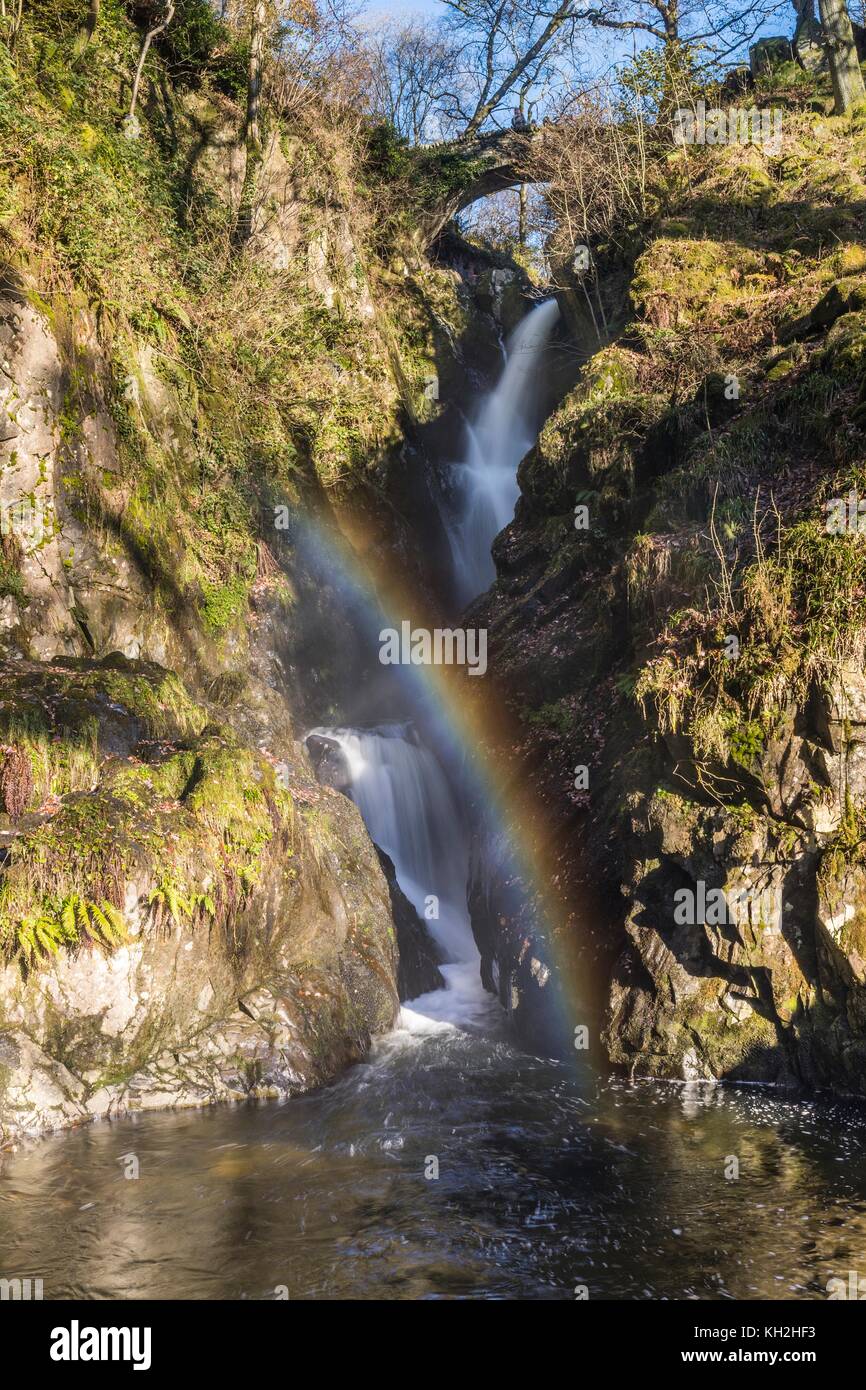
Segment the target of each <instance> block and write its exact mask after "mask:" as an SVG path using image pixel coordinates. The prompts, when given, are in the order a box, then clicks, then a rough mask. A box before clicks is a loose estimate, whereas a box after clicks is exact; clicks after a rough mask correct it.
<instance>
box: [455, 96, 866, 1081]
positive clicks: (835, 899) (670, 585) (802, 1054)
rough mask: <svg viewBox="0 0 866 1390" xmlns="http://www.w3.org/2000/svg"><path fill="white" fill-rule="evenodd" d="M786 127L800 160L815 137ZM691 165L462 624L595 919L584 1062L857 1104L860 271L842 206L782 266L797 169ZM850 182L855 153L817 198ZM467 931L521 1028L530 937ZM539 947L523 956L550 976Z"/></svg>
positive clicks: (581, 959)
mask: <svg viewBox="0 0 866 1390" xmlns="http://www.w3.org/2000/svg"><path fill="white" fill-rule="evenodd" d="M787 119H790V121H791V125H790V126H789V127H788V130H787V135H786V139H787V140H789V141H792V142H794V144H796V145H797V147H798V149H802V150H808V151H810V155H811V153H812V152H815V153H817V151H818V149H819V148H820V139H821V138H822V134H821V130H822V128H821V125H820V118H817V117H815V116H812V115H808V114H804V115H801V116H800V117H795V116H791V117H789V118H787ZM786 148H787V147H786ZM698 162H699V172H698V174H697V183H696V184H695V185H694V189H695V194H694V196H693V197H692V196H683V197H682V198H681V201H680V202H679V203H677V202H676V201H674V200H672V206H670V207H668V208H667V209H666V215H665V218H664V219H663V220H661V222H660V223H659V225H658V226H657V228H655V229H654V231H653V233H652V234H651V236H650V238H649V241H648V243H647V244H646V246H645V247H644V249H643V250H642V253H641V254H640V255H639V256H638V258H637V259H636V261H635V263H634V264H633V266H631V268H630V301H631V303H630V308H629V309H628V311H627V314H626V316H625V317H623V318H621V319H619V320H617V319H616V318H615V316H613V315H611V316H610V317H609V319H608V323H609V326H610V330H611V332H610V336H609V339H608V342H607V345H604V344H602V343H597V344H595V345H594V346H592V345H590V344H588V343H587V344H586V347H587V348H588V350H587V352H586V356H587V357H588V359H589V360H588V361H587V363H586V365H585V367H584V370H583V374H582V379H581V381H580V383H579V384H578V386H577V387H576V388H575V389H574V390H573V391H571V392H570V393H569V394H568V396H567V397H566V398H565V400H564V401H563V402H562V404H561V405H560V406H559V407H558V409H557V410H556V411H555V412H554V413H553V415H552V416H551V418H550V420H549V421H548V423H547V425H546V426H545V428H544V430H543V431H542V434H541V437H540V439H539V441H538V445H537V447H536V449H534V450H533V451H532V452H531V453H530V454H529V456H528V457H527V458H526V459H525V460H524V462H523V464H522V466H521V470H520V476H519V481H520V484H521V492H522V496H521V499H520V502H519V503H518V508H517V512H516V516H515V520H514V522H513V524H512V525H511V526H510V527H508V528H507V529H506V530H505V531H504V532H503V533H502V535H501V536H500V537H499V538H498V539H497V541H496V544H495V547H494V558H495V560H496V564H497V573H498V580H497V584H496V586H495V588H494V590H493V591H492V592H491V593H490V594H489V595H487V596H486V597H485V598H484V600H483V601H482V602H481V604H480V605H479V606H478V607H477V609H476V610H474V611H473V619H474V620H477V621H478V622H479V623H481V624H485V625H486V626H487V627H488V631H489V638H488V649H489V660H490V666H491V670H492V671H493V672H494V673H495V674H496V676H497V677H498V679H499V680H500V681H501V685H502V689H503V691H505V692H507V698H508V700H509V702H510V704H511V706H512V712H513V713H514V715H515V717H516V719H517V720H518V722H519V725H520V733H519V735H518V736H517V739H518V740H519V747H520V754H521V758H520V764H519V766H520V768H521V770H522V773H523V776H524V777H525V778H526V779H527V780H528V781H529V782H531V784H532V785H533V787H534V788H535V789H536V790H537V792H538V793H539V794H540V795H541V796H542V797H543V798H544V800H545V801H546V803H547V805H548V806H549V807H551V808H553V807H555V808H556V818H557V822H558V826H559V831H560V842H559V844H558V845H557V846H556V865H555V872H554V873H553V874H552V875H551V880H552V882H554V883H555V884H556V885H557V887H558V888H559V890H560V893H561V897H562V900H563V902H564V904H565V908H566V911H567V910H568V908H569V906H570V905H575V904H581V903H590V904H591V905H592V906H591V910H590V911H589V912H588V913H586V914H584V920H575V919H572V921H571V923H570V925H568V924H566V927H565V928H564V932H563V935H564V937H566V938H568V939H569V940H570V941H571V943H572V945H573V947H574V954H573V956H572V960H571V968H572V969H573V972H574V976H575V980H576V981H577V982H583V981H590V982H595V983H596V986H597V991H598V992H597V996H596V997H597V1000H598V1004H599V1008H598V1011H597V1013H595V1014H594V1015H593V1017H592V1031H593V1032H594V1033H595V1035H596V1036H597V1037H600V1038H601V1039H602V1041H603V1044H604V1049H605V1052H606V1054H607V1057H608V1058H609V1059H610V1060H611V1061H612V1062H613V1063H614V1064H615V1065H617V1066H619V1067H622V1068H623V1069H625V1070H626V1071H628V1072H629V1073H630V1074H633V1075H643V1076H663V1077H668V1078H678V1079H683V1078H685V1079H694V1078H718V1079H725V1080H739V1081H750V1082H766V1083H773V1084H780V1085H785V1086H791V1085H796V1086H800V1087H806V1088H809V1089H812V1090H814V1089H820V1088H828V1089H835V1090H837V1091H839V1092H843V1093H853V1094H857V1095H863V1094H866V1080H864V1077H866V1072H864V1068H863V1058H864V1048H866V1013H864V995H863V990H864V986H866V976H864V958H866V950H864V945H866V942H864V941H863V940H862V939H861V938H862V934H863V933H862V917H863V909H864V904H863V887H864V863H866V860H864V845H866V780H864V761H866V757H864V743H866V729H864V723H863V721H864V716H866V659H864V632H866V606H864V604H863V602H862V594H863V556H862V533H861V531H860V529H859V523H858V524H856V525H854V526H851V524H850V508H851V505H852V498H854V502H855V504H856V497H857V493H856V488H855V483H854V481H853V480H854V479H855V478H859V477H860V471H859V470H860V469H861V468H862V462H863V439H862V430H860V429H859V426H858V423H857V422H859V421H860V420H861V419H862V411H863V400H864V382H863V373H862V360H863V359H862V352H863V343H864V315H863V309H862V302H861V301H862V294H863V269H864V265H866V258H864V254H863V248H862V244H861V242H860V239H859V234H858V236H857V237H856V239H855V238H854V236H853V235H852V224H851V222H850V219H849V214H848V209H847V208H846V207H843V206H841V205H840V207H839V210H838V213H834V214H832V215H831V220H832V222H833V224H834V225H835V226H836V227H837V230H838V234H839V237H840V246H839V249H838V251H837V252H836V253H835V255H834V256H833V258H832V259H831V260H830V261H829V263H826V264H825V263H824V262H823V261H822V246H823V236H824V234H825V228H826V225H827V223H825V222H824V221H822V220H821V219H822V218H823V213H820V212H819V210H818V208H817V205H816V206H815V212H814V222H810V223H809V224H808V229H807V232H806V241H805V243H804V251H803V257H802V261H800V262H798V264H797V266H796V268H793V267H791V266H788V265H785V263H784V261H783V259H781V258H782V257H783V256H784V254H785V251H786V249H787V248H788V247H789V245H790V238H791V234H792V233H791V228H790V226H789V224H788V223H787V208H788V207H790V206H791V204H792V202H793V201H795V200H796V199H797V197H798V196H799V194H798V189H799V188H800V180H801V179H802V177H803V175H802V167H803V166H798V167H797V168H794V166H793V164H790V165H785V172H784V174H783V176H782V179H783V181H782V185H781V187H775V186H771V181H770V179H769V177H768V175H767V168H766V166H767V164H768V163H769V159H768V157H767V156H766V155H765V154H763V153H761V152H757V151H755V150H746V149H745V147H742V148H740V149H735V148H733V147H730V148H728V149H726V150H716V151H715V153H713V154H712V155H711V154H710V153H709V152H708V153H707V156H706V161H705V162H704V156H703V155H701V154H699V155H698ZM694 172H695V170H694V168H692V169H691V173H692V174H693V173H694ZM849 177H850V179H851V182H852V187H856V188H860V189H862V186H863V185H862V177H863V153H862V148H861V149H860V150H852V151H851V152H850V159H849V158H848V152H847V149H846V151H845V152H843V158H842V162H841V164H838V163H837V164H835V165H834V166H833V167H831V166H830V165H829V164H828V166H827V167H826V169H823V168H822V170H821V171H820V173H819V174H818V175H817V178H818V182H819V183H820V184H821V185H822V186H824V183H825V182H826V185H828V186H829V183H830V182H831V181H833V180H839V179H843V180H844V179H847V178H849ZM852 196H854V195H852ZM856 196H860V195H859V194H857V195H856ZM815 197H816V193H815V188H814V187H812V188H811V191H810V192H809V195H808V201H809V202H810V205H811V203H813V202H814V199H815ZM768 228H772V231H768ZM725 238H729V239H728V240H726V239H725ZM615 270H616V273H617V274H619V273H621V271H622V266H618V267H616V268H615ZM780 277H781V279H782V280H784V283H785V286H786V290H785V293H786V294H787V293H790V295H791V301H790V304H789V307H788V308H787V309H786V310H784V311H780V309H779V308H777V303H778V300H777V296H778V288H777V287H778V285H779V284H780ZM758 306H760V307H758ZM746 325H750V326H749V327H747V326H746ZM780 345H783V346H780ZM687 364H688V365H687ZM681 373H685V376H682V375H681ZM686 378H687V381H686ZM732 388H733V389H732ZM825 390H826V391H827V392H828V393H829V394H828V397H827V399H828V400H829V399H831V398H832V401H833V404H832V406H827V407H826V408H824V409H822V410H821V411H820V412H816V413H814V414H813V413H812V412H811V411H803V410H802V409H801V407H800V405H799V404H798V402H802V400H803V399H804V398H805V396H807V395H809V394H810V393H814V395H815V397H816V398H817V394H818V393H820V392H823V391H825ZM855 435H856V438H855ZM833 499H835V500H833ZM846 499H847V500H846ZM846 507H847V508H848V510H847V511H846V510H845V508H846ZM843 513H844V515H843ZM846 517H847V518H848V520H846ZM771 529H772V534H771ZM516 741H517V740H516ZM517 775H518V774H517V773H516V772H515V774H514V776H515V780H517ZM486 921H487V933H488V949H487V956H488V957H489V959H490V960H491V961H493V960H496V961H498V962H502V963H503V964H504V965H505V966H506V969H507V970H508V971H510V979H511V984H512V988H513V990H514V995H515V1003H516V1005H517V1009H518V1013H519V1012H520V1009H521V1005H522V999H523V997H525V998H526V1001H527V1004H529V1003H531V1000H532V995H533V990H534V988H535V985H534V982H533V981H530V980H527V979H526V978H525V976H521V975H520V973H519V972H518V971H516V970H515V966H514V962H515V961H516V960H519V958H520V949H521V945H522V943H523V942H524V941H529V942H532V934H531V931H530V930H529V929H528V928H529V927H530V926H531V923H529V922H525V924H524V925H525V926H526V927H527V930H525V931H524V932H523V933H519V932H514V931H513V925H512V922H510V921H509V913H508V912H507V911H505V912H491V913H487V915H486ZM562 945H563V940H562V939H560V940H554V941H553V943H552V946H553V949H552V950H550V951H549V952H548V954H547V956H546V957H545V956H543V955H542V954H541V953H539V952H537V951H533V950H532V949H531V948H530V949H528V950H527V951H526V954H527V955H530V956H533V957H534V958H536V959H538V960H539V961H542V962H543V963H544V964H546V965H548V964H549V965H550V966H551V967H552V969H553V973H554V975H556V974H560V975H561V974H563V973H564V967H563V965H562V960H563V951H562ZM569 993H570V991H566V992H565V994H566V1002H568V994H569ZM524 1018H525V1019H526V1021H527V1023H528V1024H529V1027H530V1033H533V1032H535V1030H536V1028H537V1024H536V1023H535V1022H533V1021H532V1011H531V1009H529V1008H526V1009H525V1010H524ZM574 1021H575V1023H579V1022H582V1021H583V1020H582V1019H581V1018H580V1017H578V1016H574Z"/></svg>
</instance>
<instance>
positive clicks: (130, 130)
mask: <svg viewBox="0 0 866 1390" xmlns="http://www.w3.org/2000/svg"><path fill="white" fill-rule="evenodd" d="M174 10H175V0H166V6H165V9H164V11H163V15H162V19H161V20H160V22H159V23H158V24H155V25H153V27H152V28H150V29H148V30H147V33H146V34H145V36H144V38H143V40H142V43H141V51H140V53H139V55H138V63H137V65H136V69H135V77H134V78H133V80H132V96H131V97H130V101H129V111H128V112H127V113H126V119H125V120H124V127H125V129H126V133H127V135H128V136H129V138H130V139H131V140H134V139H135V138H136V137H137V135H138V122H137V120H136V119H135V108H136V106H137V105H138V91H139V87H140V86H141V75H142V73H143V72H144V64H145V62H146V60H147V55H148V53H149V52H150V45H151V44H152V43H153V41H154V39H155V38H157V36H158V35H159V34H161V33H162V32H163V31H164V30H165V29H167V28H168V26H169V24H171V21H172V20H173V19H174ZM97 14H98V6H97Z"/></svg>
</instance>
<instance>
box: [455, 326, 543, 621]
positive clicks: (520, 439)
mask: <svg viewBox="0 0 866 1390" xmlns="http://www.w3.org/2000/svg"><path fill="white" fill-rule="evenodd" d="M558 317H559V305H558V304H557V302H556V300H555V299H547V300H545V301H544V303H543V304H539V305H538V306H537V307H536V308H535V309H533V310H532V311H531V312H530V313H529V314H527V316H526V318H524V319H522V320H521V322H520V323H519V324H518V325H517V327H516V328H515V330H514V332H513V333H512V335H511V337H510V338H509V340H508V344H507V349H506V361H505V366H504V368H503V371H502V375H501V377H500V378H499V381H498V382H497V384H496V386H495V387H494V388H493V390H492V391H490V392H489V394H488V395H487V396H485V397H484V399H483V400H482V402H481V404H480V407H479V409H478V411H477V413H476V415H475V418H474V420H473V421H467V424H466V434H465V440H464V450H465V453H464V458H463V460H462V462H460V463H455V464H453V465H452V466H451V470H450V482H451V485H452V489H453V495H452V497H451V499H450V500H449V503H448V505H447V506H446V507H445V508H444V517H443V519H444V522H445V529H446V532H447V535H448V541H449V545H450V548H451V563H452V567H453V576H454V591H455V595H456V598H457V601H458V604H459V606H460V607H461V608H463V607H465V606H466V604H468V603H470V602H471V601H472V599H474V598H477V596H478V595H479V594H481V593H483V592H484V590H485V589H487V588H489V586H490V585H491V584H492V583H493V580H494V579H495V577H496V572H495V568H494V565H493V559H492V556H491V554H490V549H491V546H492V544H493V541H494V539H495V537H496V536H497V535H498V534H499V532H500V531H501V530H502V529H503V528H504V527H505V526H507V525H508V524H509V522H510V521H511V520H512V518H513V516H514V507H515V504H516V502H517V498H518V496H519V495H520V489H519V487H518V485H517V469H518V467H519V465H520V461H521V459H522V458H523V457H524V455H525V454H527V453H528V452H529V450H530V449H531V448H532V445H533V444H534V442H535V438H536V435H537V433H538V429H539V426H540V424H541V420H540V412H539V398H540V394H541V392H540V389H539V388H540V386H541V385H542V381H543V373H544V353H545V349H546V347H547V344H548V341H549V339H550V335H551V333H552V331H553V328H554V325H555V323H556V320H557V318H558Z"/></svg>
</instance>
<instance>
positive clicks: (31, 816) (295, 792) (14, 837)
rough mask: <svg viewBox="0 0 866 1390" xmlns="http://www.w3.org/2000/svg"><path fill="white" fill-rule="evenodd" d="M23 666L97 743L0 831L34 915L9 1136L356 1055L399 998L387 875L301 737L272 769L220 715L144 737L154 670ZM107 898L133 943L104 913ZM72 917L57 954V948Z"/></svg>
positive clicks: (205, 1094) (318, 1079)
mask: <svg viewBox="0 0 866 1390" xmlns="http://www.w3.org/2000/svg"><path fill="white" fill-rule="evenodd" d="M7 674H8V673H7ZM14 680H15V681H16V682H17V683H18V685H19V687H20V688H24V687H26V688H27V689H28V690H30V691H31V692H33V693H34V694H36V695H37V696H38V701H39V704H40V705H41V706H42V708H44V709H46V710H47V711H48V713H47V715H46V719H47V720H52V721H53V720H55V719H57V720H61V719H62V720H63V724H62V727H63V728H64V730H65V738H64V742H65V744H67V745H68V744H69V743H70V742H72V740H73V738H74V735H75V733H76V732H77V731H82V730H85V729H86V730H87V731H88V732H91V731H92V732H93V733H95V737H96V746H94V747H93V749H92V760H91V763H90V769H89V771H88V772H87V773H86V775H80V776H79V780H80V781H84V782H85V784H87V785H86V790H85V789H82V790H81V791H78V792H76V793H72V794H67V795H64V796H62V797H60V798H57V797H53V798H52V797H49V798H48V799H47V800H46V801H45V802H43V803H42V804H41V805H39V806H38V807H37V808H36V809H35V810H32V811H30V812H25V813H24V814H21V815H19V816H18V818H17V819H16V820H15V822H14V824H13V828H12V829H11V830H9V831H7V832H6V833H5V835H4V841H5V843H6V846H7V848H6V849H5V850H4V851H3V854H4V858H5V861H6V862H5V869H4V878H3V907H4V912H5V914H6V916H7V918H9V919H11V920H12V921H15V920H18V921H19V922H23V923H26V922H27V921H28V920H36V918H37V917H38V921H39V923H40V924H41V926H40V925H37V926H36V927H35V928H34V930H35V931H36V938H37V939H36V946H35V949H33V950H31V949H29V948H28V946H27V943H26V941H25V940H24V937H23V935H22V931H23V929H22V928H21V927H19V935H18V941H17V942H16V941H15V940H14V939H13V941H12V943H11V945H12V946H13V947H14V946H16V945H18V946H19V949H18V950H16V951H15V952H14V955H13V957H12V958H11V959H10V958H9V956H8V949H9V945H10V943H9V941H8V939H7V942H6V946H7V963H6V964H5V966H4V967H3V968H2V970H0V1138H2V1140H3V1142H12V1141H14V1140H15V1139H16V1138H18V1137H20V1136H21V1135H32V1134H36V1133H40V1132H42V1131H43V1130H45V1129H51V1128H58V1127H63V1126H68V1125H72V1124H78V1123H82V1122H84V1121H86V1120H88V1119H91V1118H94V1117H98V1116H105V1115H108V1116H111V1115H117V1114H121V1113H125V1112H128V1111H133V1110H141V1109H149V1108H154V1107H157V1106H167V1105H181V1106H185V1105H204V1104H210V1103H213V1102H214V1101H220V1100H229V1099H241V1098H244V1097H246V1096H274V1097H276V1096H279V1097H286V1096H290V1095H294V1094H297V1093H298V1092H300V1091H304V1090H308V1089H309V1088H310V1087H312V1086H317V1085H321V1084H322V1083H323V1082H324V1081H327V1080H329V1079H330V1078H331V1077H332V1076H334V1075H335V1074H336V1073H337V1072H338V1071H339V1070H340V1069H341V1068H342V1067H344V1066H345V1065H347V1064H348V1063H349V1062H352V1061H355V1060H358V1059H359V1058H360V1057H362V1056H363V1055H364V1053H365V1051H366V1049H367V1047H368V1046H369V1042H370V1038H371V1036H372V1034H374V1033H376V1032H380V1031H382V1030H385V1029H387V1028H389V1027H391V1026H392V1024H393V1022H394V1020H395V1018H396V1013H397V1009H398V999H397V989H396V972H397V946H396V936H395V932H394V927H393V923H392V917H391V907H390V901H389V891H388V885H387V883H386V880H385V877H384V875H383V873H382V871H381V869H380V867H379V864H378V861H377V859H376V856H375V852H374V850H373V847H372V845H371V844H370V842H369V839H368V837H367V835H366V832H365V830H364V827H363V824H362V822H361V820H360V816H359V815H358V813H357V811H356V809H355V808H354V806H352V804H351V803H350V802H349V801H347V800H346V799H345V798H344V797H341V796H339V795H338V794H336V793H332V792H331V791H330V789H328V788H322V787H319V786H318V784H317V783H316V781H315V779H314V777H313V775H312V772H311V769H310V768H309V764H308V762H307V759H306V755H305V753H304V750H303V748H302V747H294V748H291V749H290V751H289V753H288V754H287V757H286V759H285V760H284V761H283V762H282V763H281V765H280V767H279V769H278V770H277V772H275V769H274V767H273V766H272V765H271V763H269V762H268V760H267V759H266V758H263V757H262V756H261V755H260V754H258V753H257V752H256V751H255V750H251V749H249V748H245V747H244V746H243V745H242V744H240V743H239V742H238V741H237V739H236V738H235V737H234V736H233V735H232V734H231V733H230V732H229V731H228V730H224V731H220V730H218V729H217V728H216V727H215V726H213V725H211V726H208V728H207V729H206V730H204V732H203V733H202V734H201V735H198V736H197V735H196V734H194V733H193V732H192V730H191V728H190V727H189V725H187V732H186V733H185V734H181V731H180V729H179V728H178V727H177V725H176V724H175V727H173V728H172V727H170V726H169V725H168V724H165V725H163V726H162V728H161V730H160V732H161V737H160V738H159V739H158V740H157V741H155V742H154V740H153V739H152V738H151V739H150V740H148V739H146V738H145V739H143V738H142V733H143V732H144V728H143V726H146V724H147V722H148V717H150V718H152V717H153V716H152V713H151V716H148V715H147V714H146V712H145V709H144V704H142V706H141V707H140V710H139V713H138V715H136V713H135V711H134V709H132V708H124V706H123V705H122V704H121V700H123V699H125V700H127V702H128V704H129V705H130V706H132V705H133V704H134V703H135V692H136V690H137V691H138V694H139V696H141V695H142V694H144V695H145V696H147V695H148V693H150V694H158V693H159V692H160V691H162V693H163V694H165V693H166V691H165V683H164V680H162V681H161V680H160V677H159V675H158V672H157V671H156V668H153V667H147V668H143V667H141V666H140V665H139V664H136V663H128V662H127V663H123V664H121V665H120V666H118V667H111V666H108V667H106V666H104V665H99V664H97V663H88V662H78V663H76V664H74V665H73V668H72V669H71V670H70V668H69V667H68V666H65V667H59V668H52V667H47V668H41V669H40V670H39V671H38V672H35V671H33V670H28V669H24V670H21V669H20V668H15V671H14ZM9 684H10V682H9V680H8V679H7V682H5V683H4V690H5V692H6V695H7V701H8V703H9V705H10V706H11V707H12V708H14V707H15V706H14V704H13V702H12V700H9V699H8V697H9V695H10V689H9ZM106 688H107V689H108V691H109V692H110V702H109V703H110V712H109V713H108V714H107V717H106V718H105V720H104V722H103V723H101V724H97V722H96V721H97V718H98V714H99V711H100V710H101V709H102V708H103V707H104V704H105V703H106V695H105V690H106ZM11 693H12V695H13V696H14V694H15V691H14V690H13V691H12V692H11ZM145 703H147V702H146V701H145ZM152 732H153V729H151V733H152ZM62 746H63V745H61V749H62ZM61 749H58V751H57V754H56V761H55V763H54V765H53V769H52V771H51V778H52V780H53V782H54V785H61V786H62V778H63V776H64V775H65V774H64V771H63V766H62V764H61V761H60V758H61V756H62V754H61ZM49 756H50V754H49ZM82 771H83V769H80V772H82ZM67 772H68V769H67ZM37 790H38V789H37ZM85 885H86V888H85ZM85 892H86V897H85ZM18 901H20V902H21V903H22V905H29V906H30V916H29V918H28V916H27V914H26V912H24V911H23V910H22V912H21V914H20V915H19V914H17V913H16V910H15V903H16V902H18ZM106 903H109V904H113V905H114V907H115V908H116V909H117V911H118V912H120V913H121V914H122V919H123V928H122V931H121V932H120V934H119V938H117V937H114V936H112V938H111V939H107V937H106V934H105V933H104V932H103V930H102V925H100V924H103V925H104V912H105V911H107V908H106ZM82 905H83V907H84V910H85V912H86V914H87V917H88V918H89V921H85V922H84V923H82V919H81V916H80V912H81V908H82ZM70 906H71V910H72V916H71V918H68V917H67V913H68V911H69V909H70ZM100 906H101V911H98V910H97V909H99V908H100ZM61 927H63V929H64V935H63V940H62V944H61V945H60V948H59V949H58V948H57V947H56V946H54V947H52V946H50V944H49V945H47V946H46V947H45V950H44V951H43V950H42V949H41V947H42V946H43V944H44V943H45V942H46V933H48V934H52V933H57V932H59V931H60V928H61ZM40 931H41V933H42V934H41V935H40Z"/></svg>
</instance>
